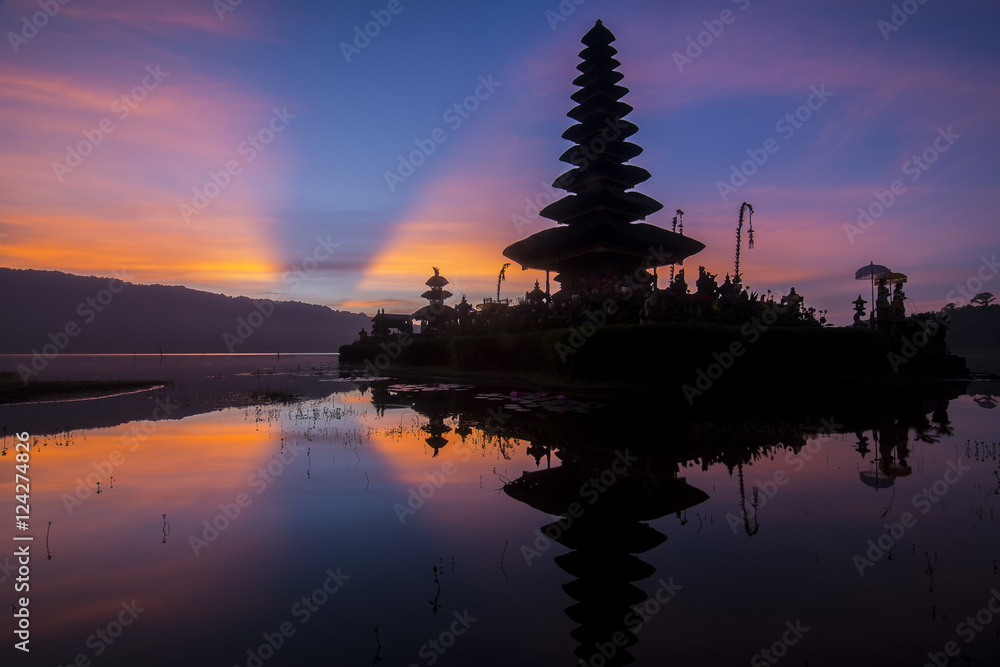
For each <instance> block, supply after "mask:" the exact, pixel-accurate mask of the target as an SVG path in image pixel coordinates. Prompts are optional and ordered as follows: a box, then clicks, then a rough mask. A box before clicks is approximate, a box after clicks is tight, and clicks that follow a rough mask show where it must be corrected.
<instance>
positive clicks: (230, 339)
mask: <svg viewBox="0 0 1000 667" xmlns="http://www.w3.org/2000/svg"><path fill="white" fill-rule="evenodd" d="M0 314H2V319H0V353H5V354H21V353H32V352H33V351H37V352H41V353H43V354H45V353H46V352H45V351H43V349H42V348H43V347H45V346H50V347H49V348H48V352H51V351H52V350H53V349H54V348H57V349H58V351H59V352H65V353H69V354H74V353H82V354H94V353H109V354H110V353H132V352H137V353H156V352H163V353H177V352H195V353H197V352H279V351H280V352H336V351H337V348H338V347H339V346H340V345H343V344H346V343H350V342H351V341H353V340H354V339H355V338H356V337H357V333H358V331H359V330H360V329H361V328H362V327H370V326H371V318H370V317H368V316H367V315H364V314H362V313H351V312H346V311H339V310H333V309H331V308H328V307H326V306H317V305H312V304H306V303H300V302H297V301H272V300H269V299H260V300H257V299H250V298H248V297H242V296H240V297H230V296H225V295H222V294H213V293H211V292H202V291H199V290H193V289H190V288H187V287H180V286H167V285H138V284H133V283H129V282H125V281H122V280H119V279H118V278H114V277H110V278H97V277H93V276H90V277H84V276H76V275H72V274H68V273H62V272H60V271H38V270H34V269H8V268H0Z"/></svg>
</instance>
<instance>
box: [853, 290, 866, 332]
mask: <svg viewBox="0 0 1000 667" xmlns="http://www.w3.org/2000/svg"><path fill="white" fill-rule="evenodd" d="M866 303H868V302H867V301H865V300H864V299H862V298H861V295H860V294H859V295H858V298H857V300H855V301H854V326H856V327H867V326H868V325H867V324H866V323H865V322H862V321H861V320H863V319H865V304H866Z"/></svg>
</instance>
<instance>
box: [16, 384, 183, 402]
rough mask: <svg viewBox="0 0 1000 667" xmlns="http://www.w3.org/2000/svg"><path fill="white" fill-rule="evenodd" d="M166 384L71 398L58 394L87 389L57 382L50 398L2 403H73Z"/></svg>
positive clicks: (150, 389) (52, 388)
mask: <svg viewBox="0 0 1000 667" xmlns="http://www.w3.org/2000/svg"><path fill="white" fill-rule="evenodd" d="M166 386H167V385H166V384H165V383H161V384H148V385H143V386H142V387H140V388H139V389H133V390H132V391H119V392H115V393H113V394H95V395H91V396H76V397H73V398H70V397H68V396H64V397H61V398H60V396H59V395H60V394H65V393H66V392H68V391H83V392H86V391H88V389H87V388H86V386H83V387H81V386H79V385H76V384H75V383H67V386H64V385H63V384H62V383H57V384H56V385H55V386H53V387H51V393H52V394H54V395H53V396H52V397H51V398H47V399H45V400H41V401H17V400H15V401H10V402H7V403H3V405H42V404H44V405H53V404H55V403H75V402H78V401H99V400H101V399H104V398H118V397H119V396H129V395H131V394H142V393H144V392H147V391H156V390H157V389H163V388H164V387H166ZM90 391H96V389H92V390H90ZM43 395H44V394H43Z"/></svg>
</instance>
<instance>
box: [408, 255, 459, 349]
mask: <svg viewBox="0 0 1000 667" xmlns="http://www.w3.org/2000/svg"><path fill="white" fill-rule="evenodd" d="M431 268H432V269H434V275H433V276H431V277H430V278H428V279H427V282H426V283H424V284H425V285H427V287H429V288H430V289H428V290H427V291H426V292H424V293H423V294H421V295H420V297H421V298H422V299H427V305H426V306H424V307H423V308H421V309H420V310H418V311H417V312H415V313H413V315H412V317H413V319H415V320H419V321H420V332H421V333H438V332H440V331H442V330H443V329H444V326H445V323H446V322H448V321H450V320H453V319H455V317H456V315H457V313H456V312H455V309H454V308H452V307H451V306H446V305H445V303H444V302H445V299H448V298H450V297H452V296H454V295H453V294H452V293H451V292H449V291H448V290H446V289H445V288H444V286H445V285H447V284H448V279H447V278H445V277H444V276H442V275H441V272H440V270H439V269H438V268H437V267H436V266H433V267H431Z"/></svg>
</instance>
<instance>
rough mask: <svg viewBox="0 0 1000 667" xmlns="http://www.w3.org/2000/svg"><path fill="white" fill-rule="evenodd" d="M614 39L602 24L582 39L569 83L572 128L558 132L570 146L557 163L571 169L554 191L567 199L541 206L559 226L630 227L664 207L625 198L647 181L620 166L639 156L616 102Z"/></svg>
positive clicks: (626, 109) (640, 197)
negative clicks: (572, 90)
mask: <svg viewBox="0 0 1000 667" xmlns="http://www.w3.org/2000/svg"><path fill="white" fill-rule="evenodd" d="M613 41H615V36H614V35H613V34H612V33H611V31H610V30H608V29H607V28H606V27H605V26H604V24H603V23H601V21H598V22H597V23H596V25H594V27H593V28H591V29H590V31H589V32H588V33H587V34H586V35H584V37H583V40H582V42H583V44H584V46H586V48H585V49H583V50H582V51H580V58H582V59H583V62H581V63H580V64H579V65H577V67H576V68H577V70H579V71H580V75H579V76H578V77H577V78H576V79H575V80H574V81H573V83H574V84H575V85H577V86H580V90H578V91H576V92H575V93H573V95H571V96H570V98H571V99H572V100H573V101H574V102H576V103H577V105H576V106H575V107H573V108H572V109H571V110H570V111H569V113H567V114H566V115H567V116H569V117H570V118H572V119H573V120H575V121H577V123H576V124H575V125H573V126H571V127H570V128H569V129H567V130H566V131H565V132H563V135H562V136H563V138H564V139H567V140H569V141H572V142H573V143H574V144H576V145H575V146H572V147H571V148H569V149H568V150H567V151H566V152H565V153H563V154H562V156H561V157H560V158H559V159H560V160H562V161H563V162H566V163H568V164H571V165H573V169H570V170H569V171H567V172H566V173H564V174H562V175H561V176H560V177H559V178H557V179H556V180H555V182H554V183H553V186H555V187H557V188H561V189H563V190H566V191H567V192H570V193H571V194H570V195H568V196H566V197H563V198H562V199H560V200H558V201H556V202H554V203H552V204H550V205H549V206H546V207H545V208H544V209H543V210H542V211H541V215H543V216H545V217H546V218H549V219H551V220H555V221H556V222H559V223H562V224H580V223H583V224H587V223H595V222H597V223H604V222H615V223H630V222H635V221H636V220H640V219H644V218H645V217H646V216H648V215H650V214H652V213H655V212H656V211H659V210H660V209H661V208H663V205H662V204H661V203H660V202H658V201H656V200H655V199H653V198H651V197H647V196H646V195H644V194H642V193H639V192H628V191H629V190H631V189H632V188H634V187H635V186H636V185H638V184H639V183H642V182H643V181H645V180H647V179H648V178H649V177H650V174H649V172H648V171H646V170H645V169H643V168H641V167H636V166H634V165H627V164H624V163H625V162H627V161H628V160H630V159H632V158H634V157H636V156H637V155H639V154H640V153H642V148H641V147H639V146H637V145H636V144H634V143H631V142H629V141H626V139H628V138H629V137H631V136H632V135H634V134H635V133H636V132H638V130H639V128H638V127H636V126H635V124H633V123H630V122H629V121H627V120H624V118H625V116H627V115H628V114H629V113H630V112H631V111H632V107H631V106H630V105H628V104H626V103H625V102H622V101H621V98H622V97H624V96H625V95H626V94H627V93H628V92H629V91H628V88H625V87H624V86H619V85H618V82H619V81H621V79H622V74H621V72H617V71H615V70H616V69H617V68H618V67H619V66H620V65H621V63H620V62H618V61H617V60H615V58H614V56H615V55H616V54H617V53H618V50H617V49H615V48H614V47H613V46H611V42H613Z"/></svg>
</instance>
